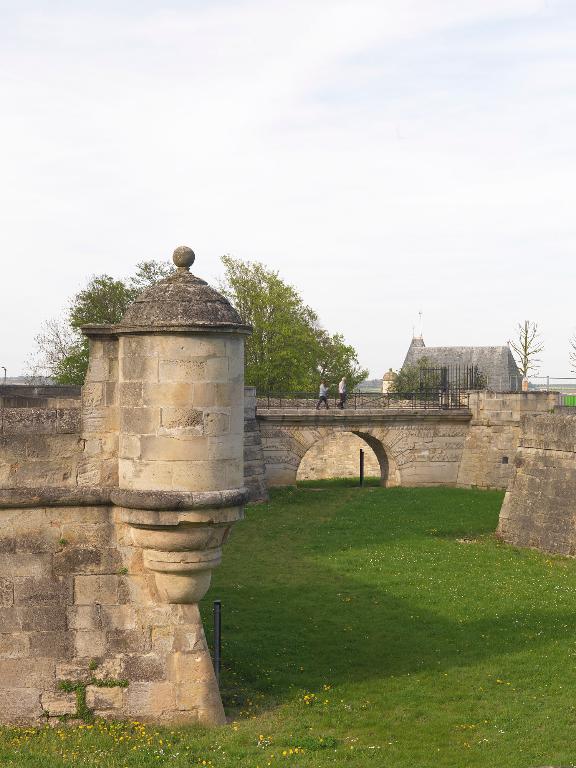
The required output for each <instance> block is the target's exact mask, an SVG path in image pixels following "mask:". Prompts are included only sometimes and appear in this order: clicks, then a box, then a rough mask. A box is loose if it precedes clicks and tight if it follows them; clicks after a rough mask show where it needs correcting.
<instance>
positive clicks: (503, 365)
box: [403, 337, 522, 392]
mask: <svg viewBox="0 0 576 768" xmlns="http://www.w3.org/2000/svg"><path fill="white" fill-rule="evenodd" d="M424 357H425V358H426V359H427V360H429V361H430V364H431V365H432V366H437V365H438V366H440V365H459V366H460V367H464V366H467V365H477V366H478V370H479V371H480V372H481V373H482V374H483V375H484V376H485V377H486V383H487V386H488V389H492V390H494V391H495V392H510V391H513V392H515V391H518V390H520V389H521V385H522V376H521V375H520V371H519V370H518V366H517V365H516V361H515V360H514V357H513V356H512V352H511V351H510V348H509V347H508V346H502V347H427V346H426V345H425V344H424V339H422V338H421V337H417V338H414V339H412V343H411V344H410V347H409V348H408V352H407V353H406V359H405V360H404V363H403V366H404V365H414V364H416V363H417V362H418V361H419V360H421V359H422V358H424Z"/></svg>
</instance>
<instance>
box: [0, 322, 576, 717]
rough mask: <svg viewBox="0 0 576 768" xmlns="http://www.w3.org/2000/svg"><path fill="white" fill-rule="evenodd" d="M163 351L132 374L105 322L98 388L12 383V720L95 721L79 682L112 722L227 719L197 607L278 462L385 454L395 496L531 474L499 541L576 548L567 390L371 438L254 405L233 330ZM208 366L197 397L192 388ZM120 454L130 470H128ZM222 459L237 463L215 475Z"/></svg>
mask: <svg viewBox="0 0 576 768" xmlns="http://www.w3.org/2000/svg"><path fill="white" fill-rule="evenodd" d="M160 340H161V337H160V338H159V339H157V341H155V342H154V343H152V344H150V346H149V348H147V350H148V351H147V353H146V354H142V355H128V357H130V358H131V359H130V360H129V365H128V364H127V363H126V362H125V361H124V360H123V359H122V356H121V355H120V354H119V343H118V339H117V338H115V336H114V331H110V332H108V333H104V332H103V331H102V330H100V331H98V332H96V331H94V332H91V337H90V343H91V357H90V368H89V373H88V377H87V383H86V385H85V386H84V388H83V389H82V392H81V396H80V392H79V390H76V391H74V390H68V389H66V390H65V389H63V388H54V389H47V388H39V389H36V390H35V391H30V390H29V389H28V388H21V387H18V388H17V392H16V393H14V392H13V391H11V389H10V388H6V389H5V390H4V391H3V396H2V399H1V400H0V607H1V611H0V721H2V722H19V723H38V722H43V721H44V720H45V719H46V718H47V719H48V720H50V719H51V718H58V717H61V716H63V715H67V716H70V717H75V716H78V715H79V714H82V713H79V712H78V711H77V697H76V693H75V692H74V691H72V690H70V686H74V687H76V688H78V687H80V688H81V689H82V691H84V693H85V696H86V706H87V707H88V708H89V709H90V710H91V711H92V712H94V713H95V714H96V715H99V716H103V717H131V718H135V719H141V720H150V721H155V722H170V723H176V722H204V723H218V722H222V721H223V717H224V715H223V710H222V705H221V703H220V698H219V693H218V688H217V685H216V682H215V679H214V673H213V669H212V662H211V659H210V655H209V653H208V649H207V646H206V641H205V638H204V632H203V628H202V624H201V620H200V616H199V611H198V605H197V603H198V600H199V599H200V597H201V596H202V594H203V593H204V591H205V589H207V586H208V583H209V574H210V568H212V567H214V566H215V565H217V563H218V562H219V557H220V546H221V544H222V542H223V541H224V540H225V538H226V536H227V535H228V533H229V530H230V527H231V525H232V524H233V522H234V520H236V519H237V518H238V517H239V515H240V514H241V503H242V500H243V499H244V498H245V497H243V496H242V495H241V494H240V491H239V484H240V485H241V484H242V481H243V483H244V485H246V486H248V487H249V488H250V489H251V493H252V498H253V499H255V500H261V499H263V498H265V495H266V487H265V482H264V472H265V465H266V471H267V472H268V473H270V468H272V470H278V468H280V469H281V472H284V473H286V467H289V469H290V472H291V473H292V474H291V475H290V477H288V475H287V474H284V475H276V479H280V480H290V478H291V477H295V475H296V472H297V471H298V467H299V466H300V467H301V468H302V470H301V475H302V474H304V473H306V472H309V473H310V474H312V473H316V476H318V475H325V474H329V473H331V472H332V470H333V468H335V467H338V468H339V470H340V468H342V467H344V468H345V470H346V471H349V472H350V473H352V472H353V471H354V472H356V471H357V461H358V450H359V448H360V447H362V446H365V447H366V455H367V457H370V456H373V457H374V458H373V459H372V463H370V459H368V461H367V465H366V467H367V471H366V474H367V475H370V474H374V473H377V472H380V471H382V466H383V462H384V464H385V466H386V472H387V481H388V483H389V484H390V485H394V484H402V485H427V484H449V485H458V486H462V487H469V486H478V487H486V488H488V487H496V488H504V487H506V485H507V483H508V481H509V479H510V477H511V476H512V475H514V476H513V478H512V482H511V484H510V488H509V490H508V493H507V495H506V500H505V504H504V507H503V510H502V516H501V522H500V527H499V535H501V536H502V538H504V539H505V540H506V541H509V542H510V543H513V544H517V545H522V546H539V547H542V548H545V549H549V550H550V551H555V552H561V553H564V554H574V552H575V551H576V549H575V547H576V537H575V536H574V535H573V533H572V525H573V521H572V518H573V514H572V512H571V501H570V500H571V498H573V495H574V491H576V472H575V470H574V467H573V465H574V463H575V461H574V459H575V455H574V450H575V447H576V429H575V425H576V419H573V418H571V417H569V416H565V415H550V414H548V411H549V410H551V409H552V408H553V407H554V405H555V403H556V398H555V395H553V394H546V393H526V394H522V393H517V394H513V395H501V394H498V395H496V394H493V393H489V392H483V393H477V394H475V395H473V396H472V399H471V404H470V405H471V408H470V411H471V412H470V414H468V416H467V417H466V418H461V417H459V418H458V419H457V420H454V421H450V420H448V421H447V422H446V423H445V424H443V423H440V422H435V421H434V420H433V419H432V420H430V419H428V420H426V419H424V420H422V422H421V423H418V422H417V421H415V420H413V421H412V422H411V423H408V422H407V421H403V422H402V421H401V422H399V423H397V424H396V425H388V426H386V427H384V426H382V425H380V426H377V427H374V428H372V429H371V430H369V429H364V430H363V428H361V427H359V426H358V425H356V427H355V431H358V432H360V435H353V434H352V433H351V431H349V429H347V428H342V427H341V426H339V427H338V428H335V427H334V425H332V426H331V425H330V424H329V423H328V422H324V421H323V422H322V424H321V425H320V426H319V427H315V428H313V429H311V428H310V427H309V426H306V427H304V426H300V427H297V426H294V425H291V426H289V427H287V426H282V425H281V424H279V423H275V424H270V422H269V420H267V419H266V417H265V416H262V414H260V415H259V414H257V413H256V405H255V404H256V396H255V391H254V389H252V388H246V390H242V391H244V400H243V402H242V398H241V396H239V395H238V393H236V394H235V395H233V394H232V391H231V390H230V388H229V387H230V382H226V381H224V380H222V379H223V377H225V376H229V375H230V373H231V372H234V371H237V370H240V368H239V365H240V360H239V351H238V350H239V348H238V346H237V345H227V343H226V337H223V338H221V339H218V336H212V337H210V341H209V343H207V344H204V346H202V345H200V346H202V349H204V351H205V352H206V355H204V357H206V360H205V361H204V362H206V363H207V362H208V360H211V361H214V362H211V363H210V364H209V365H204V366H202V365H200V368H199V367H198V365H199V363H200V362H201V361H200V359H199V358H201V357H202V356H203V355H202V354H192V353H193V352H195V353H198V351H199V347H198V346H195V347H194V348H191V347H190V348H189V345H185V344H184V345H183V344H182V343H181V341H178V340H174V339H172V341H170V342H169V343H168V342H166V341H162V343H161V344H159V343H157V342H159V341H160ZM130 341H131V339H130ZM217 342H218V343H217ZM219 342H221V343H219ZM167 344H168V346H170V345H172V346H170V350H168V346H167ZM174 345H175V346H174ZM214 345H215V346H214ZM129 346H130V350H131V351H133V348H134V345H133V344H130V345H129ZM208 347H210V350H208ZM139 348H140V351H141V352H142V351H145V350H144V348H143V347H142V344H140V347H139ZM125 349H128V346H127V345H125ZM167 350H168V351H167ZM178 350H180V352H181V353H184V352H185V354H182V356H181V357H178V356H177V355H175V351H178ZM168 352H169V354H168ZM148 353H149V354H148ZM164 353H166V354H164ZM230 354H231V355H232V356H233V357H234V360H233V361H232V364H230V362H229V361H228V360H227V357H228V355H230ZM135 358H142V359H140V360H137V359H135ZM218 360H220V361H221V362H218ZM163 361H164V362H163ZM175 361H177V362H175ZM223 361H226V362H223ZM161 368H163V369H164V370H166V371H168V370H170V371H174V370H175V373H174V378H175V380H174V381H171V380H167V379H166V380H164V381H159V380H158V379H157V378H156V377H160V373H159V372H160V369H161ZM191 368H193V369H194V374H193V377H194V381H195V382H196V383H197V384H198V388H197V389H196V390H195V389H194V387H192V388H190V387H189V386H187V384H188V383H189V381H188V382H187V380H186V379H187V377H188V376H189V375H190V376H191V375H192V374H191V373H190V370H191ZM183 370H184V371H185V373H184V374H183V373H182V371H183ZM170 375H172V374H170ZM139 377H140V378H139ZM182 378H184V380H182ZM151 379H152V380H151ZM236 383H237V384H239V381H237V382H236ZM182 385H184V388H182ZM223 385H224V386H223ZM18 396H19V398H20V399H18ZM234 408H235V410H234V412H233V411H232V409H234ZM341 416H342V414H331V416H330V418H340V417H341ZM343 416H344V418H346V414H344V415H343ZM323 417H324V414H323V413H321V414H319V415H318V416H317V418H318V419H319V420H321V419H323ZM315 418H316V416H315ZM403 418H404V419H406V418H407V417H403ZM150 419H153V420H154V421H153V423H152V422H151V421H150ZM231 430H232V431H231ZM198 438H202V440H203V441H204V443H202V445H201V444H200V442H199V440H198ZM167 440H169V441H170V440H172V441H173V442H170V443H169V444H166V441H167ZM518 444H520V447H519V449H518V454H517V455H516V448H517V446H518ZM326 446H328V456H329V460H328V461H327V460H326V455H327V454H326V453H323V452H322V451H323V448H325V447H326ZM379 446H380V447H379ZM202 447H204V448H205V449H206V450H205V451H202V450H200V448H202ZM380 448H382V449H383V450H384V451H385V454H384V455H383V454H382V453H379V451H380ZM370 451H373V453H372V454H371V453H370ZM179 452H183V453H179ZM242 454H243V457H244V462H242ZM179 455H182V456H184V459H178V458H177V456H179ZM119 456H120V457H121V458H123V459H124V461H125V462H126V463H127V468H126V467H124V468H122V463H121V464H120V467H121V470H120V472H118V466H119V462H118V457H119ZM231 456H233V458H230V457H231ZM155 457H157V458H155ZM211 458H212V459H213V460H214V461H216V462H221V466H220V465H218V466H213V467H212V468H211V467H210V465H209V463H208V464H205V462H209V461H210V459H211ZM503 458H507V459H508V461H507V462H506V463H503V462H502V459H503ZM374 459H375V460H374ZM179 461H184V462H195V461H199V462H201V467H200V468H201V469H202V471H201V472H200V473H199V474H198V473H197V472H196V469H197V467H195V466H194V465H192V464H190V465H188V464H186V467H188V469H186V468H184V470H182V467H184V464H182V465H180V466H179V467H174V464H177V463H178V462H179ZM292 461H293V463H292V464H290V462H292ZM279 462H280V463H279ZM286 462H288V463H286ZM142 464H143V466H142ZM151 464H152V466H150V465H151ZM168 465H169V466H168ZM167 466H168V472H169V476H168V475H167V474H166V472H165V470H166V467H167ZM242 467H243V468H242ZM307 467H309V468H310V469H307ZM241 468H242V469H241ZM176 469H178V471H179V472H182V471H183V472H184V480H181V479H180V478H179V477H178V476H176V475H175V471H176ZM239 471H241V475H239V474H238V472H239ZM146 473H151V474H150V475H149V477H148V479H146ZM338 474H341V473H340V471H339V472H338ZM142 477H144V478H145V479H144V480H142ZM187 477H188V478H191V477H200V480H201V482H202V488H201V489H200V490H199V491H196V490H195V489H191V490H190V491H189V492H188V493H186V492H181V491H180V490H179V489H177V488H176V489H175V487H174V483H175V482H176V483H177V484H178V485H180V484H183V483H189V482H190V479H188V480H187V479H186V478H187ZM123 478H124V480H123ZM175 478H176V480H175ZM268 479H269V480H270V474H269V475H268ZM272 479H273V480H274V475H273V474H272ZM130 484H131V485H132V486H134V487H132V488H130V487H127V486H129V485H130ZM150 486H154V487H157V486H159V487H160V488H159V490H158V489H157V490H155V491H151V489H150ZM215 486H216V487H215ZM233 486H236V488H234V487H233ZM222 505H224V506H223V507H222ZM183 526H184V528H185V530H184V531H183V532H182V533H178V531H179V530H180V529H181V528H182V527H183ZM178 536H181V537H182V536H183V537H184V538H183V539H182V538H181V539H180V540H179V543H178V542H176V539H177V537H178ZM174 582H181V583H177V584H176V586H174ZM190 584H191V586H190ZM171 590H172V592H171ZM174 590H176V594H175V592H174ZM186 590H188V592H186ZM63 684H64V686H65V687H66V686H67V688H68V690H62V685H63Z"/></svg>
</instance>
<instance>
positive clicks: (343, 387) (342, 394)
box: [338, 376, 346, 408]
mask: <svg viewBox="0 0 576 768" xmlns="http://www.w3.org/2000/svg"><path fill="white" fill-rule="evenodd" d="M338 394H339V396H340V400H339V401H338V408H344V403H345V402H346V376H342V379H341V381H340V384H338Z"/></svg>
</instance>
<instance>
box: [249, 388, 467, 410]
mask: <svg viewBox="0 0 576 768" xmlns="http://www.w3.org/2000/svg"><path fill="white" fill-rule="evenodd" d="M468 401H469V393H468V392H466V391H463V390H460V389H450V390H448V391H442V390H437V391H434V392H383V393H378V392H352V393H351V394H349V395H348V398H347V400H346V403H345V404H344V409H345V410H346V409H350V410H361V409H368V408H401V409H410V410H416V409H420V408H421V409H430V410H438V409H441V410H455V409H458V408H468V405H469V402H468ZM338 402H339V398H338V397H330V398H329V400H328V403H329V407H330V408H337V407H338ZM317 404H318V397H313V396H312V395H310V393H309V392H288V393H285V394H266V395H260V394H258V395H257V397H256V407H257V408H259V409H263V408H280V409H283V408H316V406H317ZM320 410H325V408H324V405H323V404H322V405H321V406H320Z"/></svg>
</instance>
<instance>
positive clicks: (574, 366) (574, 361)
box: [569, 333, 576, 373]
mask: <svg viewBox="0 0 576 768" xmlns="http://www.w3.org/2000/svg"><path fill="white" fill-rule="evenodd" d="M569 357H570V371H571V372H572V373H576V333H575V334H574V335H573V336H572V337H571V338H570V355H569Z"/></svg>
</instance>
